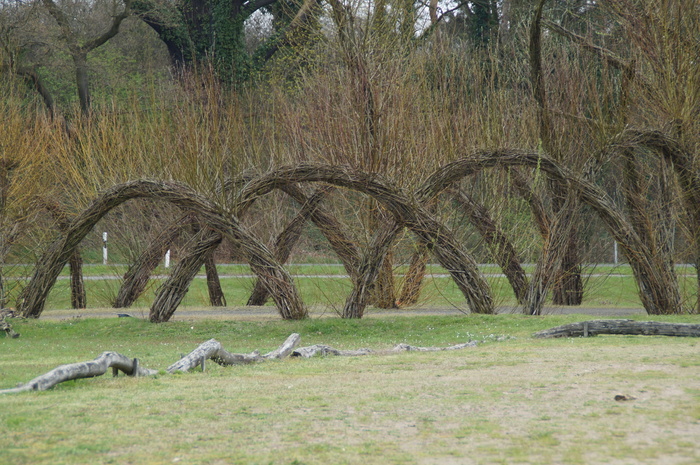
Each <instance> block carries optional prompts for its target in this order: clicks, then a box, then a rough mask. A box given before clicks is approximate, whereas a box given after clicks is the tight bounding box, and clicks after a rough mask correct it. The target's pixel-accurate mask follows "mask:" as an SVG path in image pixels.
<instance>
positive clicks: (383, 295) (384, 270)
mask: <svg viewBox="0 0 700 465" xmlns="http://www.w3.org/2000/svg"><path fill="white" fill-rule="evenodd" d="M372 303H373V304H374V306H375V307H377V308H398V305H396V285H395V282H394V252H393V251H392V250H391V248H389V250H387V252H386V255H385V256H384V260H383V261H382V265H381V267H380V268H379V274H378V275H377V281H376V282H375V283H374V289H373V291H372Z"/></svg>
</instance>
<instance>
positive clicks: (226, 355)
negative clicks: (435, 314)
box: [0, 333, 476, 394]
mask: <svg viewBox="0 0 700 465" xmlns="http://www.w3.org/2000/svg"><path fill="white" fill-rule="evenodd" d="M300 340H301V337H300V336H299V334H297V333H293V334H291V335H290V336H289V337H288V338H287V339H286V340H285V341H284V342H283V343H282V345H281V346H279V347H278V348H277V349H275V350H273V351H272V352H269V353H267V354H265V355H260V353H259V352H258V351H255V352H252V353H250V354H232V353H230V352H228V351H226V350H225V349H224V348H223V346H222V345H221V343H220V342H219V341H217V340H216V339H210V340H208V341H206V342H203V343H202V344H200V345H199V346H198V347H197V348H196V349H195V350H193V351H192V352H190V353H189V354H188V355H187V356H185V357H183V358H182V359H180V360H178V361H177V362H175V363H173V364H172V365H170V367H168V370H167V371H168V373H175V372H177V371H180V372H187V371H189V370H191V369H192V368H194V367H197V366H201V367H202V370H204V361H205V360H213V361H214V362H216V363H218V364H219V365H224V366H227V365H244V364H248V363H255V362H260V361H263V360H270V359H282V358H285V357H288V356H290V355H293V356H297V357H304V358H309V357H313V356H314V355H319V354H321V355H344V356H357V355H369V354H384V353H391V352H406V351H418V352H434V351H441V350H458V349H464V348H467V347H475V346H476V342H475V341H471V342H466V343H464V344H458V345H454V346H449V347H416V346H411V345H408V344H398V345H396V346H395V347H394V348H393V349H391V350H388V351H373V350H370V349H360V350H338V349H334V348H332V347H330V346H326V345H320V344H318V345H314V346H310V347H302V348H301V349H297V350H294V348H295V347H296V346H297V345H298V344H299V341H300ZM109 368H112V369H113V370H114V374H115V376H116V374H117V371H118V370H120V371H122V372H124V373H126V374H127V375H128V376H151V375H156V374H158V371H156V370H149V369H148V368H143V367H142V366H141V365H139V363H138V360H137V359H133V360H132V359H130V358H128V357H125V356H124V355H122V354H119V353H117V352H104V353H102V355H100V356H99V357H97V358H96V359H95V360H92V361H89V362H82V363H73V364H70V365H61V366H59V367H57V368H54V369H53V370H51V371H49V372H48V373H46V374H44V375H41V376H39V377H37V378H34V379H33V380H31V381H30V382H28V383H27V384H24V385H21V386H19V387H16V388H13V389H2V390H0V394H10V393H17V392H25V391H45V390H47V389H50V388H52V387H53V386H55V385H57V384H59V383H62V382H64V381H70V380H72V379H80V378H92V377H94V376H100V375H103V374H105V373H106V372H107V370H108V369H109Z"/></svg>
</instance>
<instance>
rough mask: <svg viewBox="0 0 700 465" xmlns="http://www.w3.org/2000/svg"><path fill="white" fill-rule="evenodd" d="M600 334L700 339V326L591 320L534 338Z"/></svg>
mask: <svg viewBox="0 0 700 465" xmlns="http://www.w3.org/2000/svg"><path fill="white" fill-rule="evenodd" d="M598 334H621V335H633V336H680V337H700V324H686V323H664V322H660V321H634V320H591V321H581V322H579V323H570V324H567V325H562V326H557V327H556V328H550V329H545V330H543V331H539V332H536V333H535V334H533V335H532V337H535V338H552V337H588V336H597V335H598Z"/></svg>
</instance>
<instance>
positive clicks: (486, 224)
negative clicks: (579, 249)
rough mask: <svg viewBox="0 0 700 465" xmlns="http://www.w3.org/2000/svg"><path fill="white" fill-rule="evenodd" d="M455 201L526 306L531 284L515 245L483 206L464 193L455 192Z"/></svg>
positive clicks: (520, 300)
mask: <svg viewBox="0 0 700 465" xmlns="http://www.w3.org/2000/svg"><path fill="white" fill-rule="evenodd" d="M454 199H455V200H456V201H457V202H458V203H459V205H460V206H461V207H462V209H463V210H464V211H465V212H466V214H467V216H468V217H469V221H470V222H471V224H472V225H473V226H474V227H475V228H476V230H477V231H479V234H480V235H481V237H482V238H483V239H484V242H486V245H487V246H488V248H489V251H490V252H491V257H492V258H493V260H494V261H495V262H496V263H498V265H499V266H500V267H501V270H502V271H503V274H505V275H506V278H507V279H508V282H509V283H510V286H511V288H512V289H513V293H514V294H515V298H516V299H517V301H518V304H520V305H524V304H525V302H526V301H527V295H528V286H529V283H528V279H527V275H526V274H525V270H523V268H522V266H521V265H520V258H519V257H518V253H517V252H516V251H515V247H514V246H513V243H512V242H511V241H510V240H509V239H508V237H507V236H506V234H505V233H504V232H503V231H502V230H501V228H500V227H498V225H497V224H496V222H495V221H494V220H493V218H491V215H490V214H489V212H488V210H487V209H486V208H485V207H484V206H483V205H480V204H478V203H477V202H476V201H475V200H474V199H472V198H471V197H470V196H468V195H467V194H466V193H465V192H463V191H455V192H454ZM547 222H548V221H547Z"/></svg>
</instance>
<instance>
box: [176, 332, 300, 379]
mask: <svg viewBox="0 0 700 465" xmlns="http://www.w3.org/2000/svg"><path fill="white" fill-rule="evenodd" d="M300 340H301V336H299V334H297V333H293V334H291V335H290V336H289V337H288V338H287V339H286V340H285V341H284V342H283V343H282V345H281V346H279V347H278V348H277V349H275V350H273V351H272V352H270V353H268V354H265V355H260V353H259V352H258V351H255V352H251V353H250V354H232V353H230V352H228V351H227V350H226V349H224V347H223V346H222V345H221V343H220V342H219V341H217V340H216V339H209V340H208V341H206V342H203V343H202V344H200V345H199V346H198V347H197V348H196V349H194V350H193V351H192V352H190V353H189V354H187V355H186V356H185V357H183V358H181V359H180V360H178V361H177V362H175V363H173V364H172V365H170V366H169V367H168V370H167V371H168V373H175V372H176V371H181V372H188V371H190V370H191V369H192V368H194V367H197V366H201V367H202V371H204V368H205V365H204V362H205V360H212V361H214V362H215V363H218V364H219V365H222V366H228V365H246V364H249V363H255V362H261V361H263V360H268V359H282V358H285V357H287V356H289V355H290V354H291V353H292V350H294V347H296V346H297V344H299V341H300Z"/></svg>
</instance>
